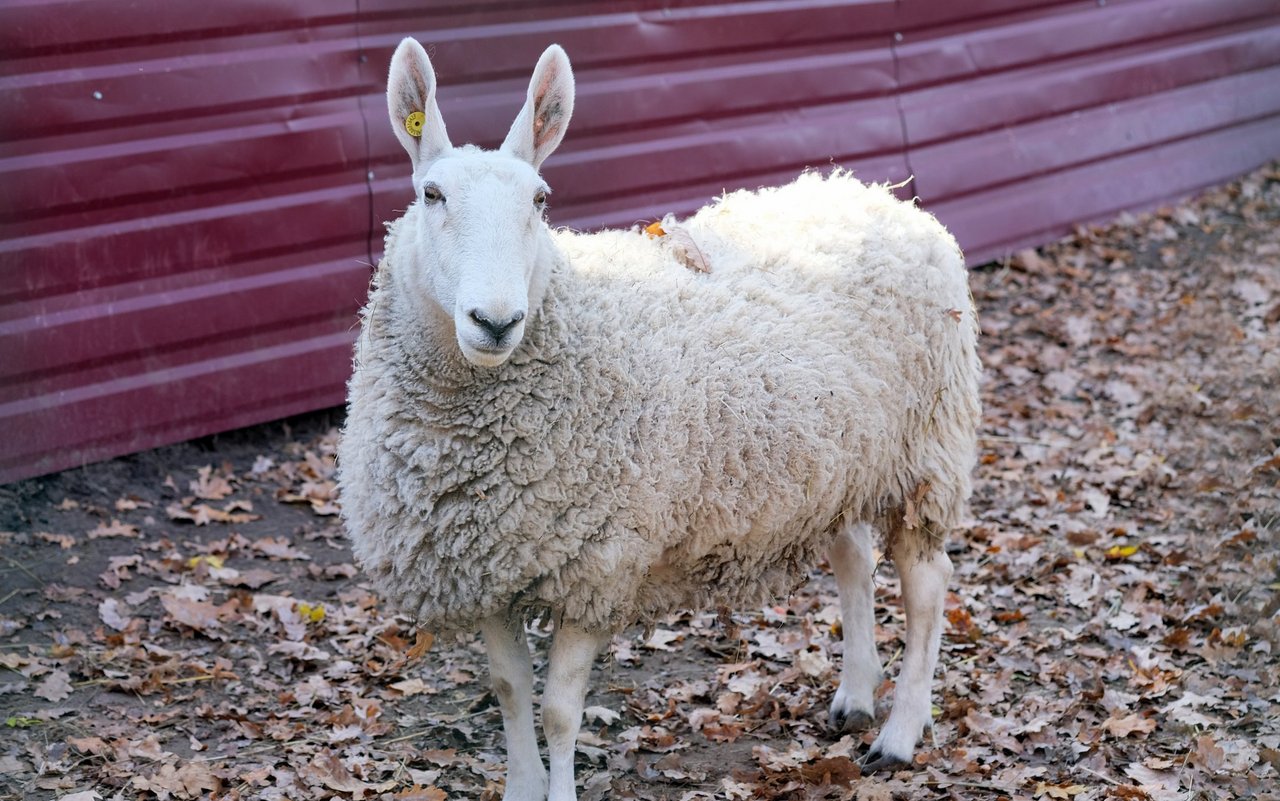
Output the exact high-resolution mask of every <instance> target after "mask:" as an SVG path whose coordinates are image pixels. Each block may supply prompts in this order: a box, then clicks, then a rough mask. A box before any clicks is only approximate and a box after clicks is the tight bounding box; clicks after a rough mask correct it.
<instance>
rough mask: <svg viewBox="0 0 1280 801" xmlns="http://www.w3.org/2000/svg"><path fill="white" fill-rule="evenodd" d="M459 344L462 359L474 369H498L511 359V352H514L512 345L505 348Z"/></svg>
mask: <svg viewBox="0 0 1280 801" xmlns="http://www.w3.org/2000/svg"><path fill="white" fill-rule="evenodd" d="M459 344H460V345H461V346H462V356H463V358H465V359H466V360H467V361H468V362H471V363H472V364H474V365H475V366H476V367H499V366H501V365H502V364H504V363H505V362H506V361H507V359H509V358H510V357H511V352H512V351H514V350H515V345H514V344H511V345H509V346H507V347H497V346H494V345H471V344H467V343H459Z"/></svg>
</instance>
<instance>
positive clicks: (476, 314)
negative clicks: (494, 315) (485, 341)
mask: <svg viewBox="0 0 1280 801" xmlns="http://www.w3.org/2000/svg"><path fill="white" fill-rule="evenodd" d="M467 316H468V317H470V318H471V322H473V323H475V324H476V325H478V326H480V327H481V328H482V329H484V332H485V333H486V334H488V335H489V336H490V337H492V338H493V341H494V342H495V343H497V342H501V341H502V338H503V337H504V336H506V335H507V332H508V331H510V330H511V329H512V328H514V327H515V325H516V323H518V322H520V321H521V320H523V319H524V312H522V311H518V312H516V313H515V314H513V315H511V316H510V317H509V318H507V319H506V320H505V321H502V320H490V319H489V318H488V317H485V316H484V314H483V313H482V312H481V311H480V310H479V309H472V310H471V311H469V312H467Z"/></svg>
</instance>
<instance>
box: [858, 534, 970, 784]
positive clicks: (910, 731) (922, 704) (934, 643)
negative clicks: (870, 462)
mask: <svg viewBox="0 0 1280 801" xmlns="http://www.w3.org/2000/svg"><path fill="white" fill-rule="evenodd" d="M893 562H894V564H895V565H897V568H898V577H899V578H900V579H901V581H902V601H903V604H904V605H905V606H906V613H907V637H906V638H907V644H906V649H905V652H904V653H903V656H902V670H901V671H900V672H899V674H898V683H897V687H896V688H895V690H894V693H893V710H892V711H891V712H890V713H889V720H888V721H886V722H885V724H884V728H883V729H881V731H880V736H878V737H876V739H875V742H873V743H872V744H871V750H870V751H869V752H868V753H867V757H866V762H865V764H864V765H863V770H864V771H867V772H870V771H873V770H880V769H882V768H893V767H897V766H900V765H905V764H909V763H910V762H911V754H912V752H913V751H915V747H916V742H917V741H918V740H919V739H920V735H921V734H922V733H923V731H924V727H925V726H927V725H929V724H930V723H931V722H932V716H931V714H930V711H931V709H932V703H931V693H932V685H933V671H934V669H935V668H936V667H937V665H938V648H939V646H940V645H941V643H942V605H943V601H944V599H945V598H946V595H947V582H948V581H949V580H950V578H951V560H950V559H948V558H947V555H946V554H945V553H944V552H943V551H942V549H941V548H938V549H928V550H926V551H925V552H924V553H923V554H920V553H917V552H915V549H914V548H913V547H912V546H911V545H905V544H904V545H900V546H899V547H898V548H896V549H895V552H894V554H893Z"/></svg>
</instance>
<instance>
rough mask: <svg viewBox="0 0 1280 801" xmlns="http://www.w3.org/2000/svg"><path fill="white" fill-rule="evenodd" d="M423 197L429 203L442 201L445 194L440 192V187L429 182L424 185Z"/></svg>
mask: <svg viewBox="0 0 1280 801" xmlns="http://www.w3.org/2000/svg"><path fill="white" fill-rule="evenodd" d="M422 199H423V200H425V201H427V202H428V203H441V202H443V201H444V195H443V194H441V192H440V187H438V186H436V185H435V184H427V185H426V186H424V187H422Z"/></svg>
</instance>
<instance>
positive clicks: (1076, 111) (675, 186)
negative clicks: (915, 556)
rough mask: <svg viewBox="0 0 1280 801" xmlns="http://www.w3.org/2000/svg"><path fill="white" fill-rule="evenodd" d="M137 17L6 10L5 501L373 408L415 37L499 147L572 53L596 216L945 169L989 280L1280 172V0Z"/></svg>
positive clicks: (320, 3) (948, 188)
mask: <svg viewBox="0 0 1280 801" xmlns="http://www.w3.org/2000/svg"><path fill="white" fill-rule="evenodd" d="M424 7H426V8H424ZM105 9H107V7H106V6H104V5H102V4H100V3H91V2H71V1H69V0H50V1H46V0H32V1H31V2H24V3H10V4H6V5H4V6H3V8H0V187H3V189H2V190H0V481H4V480H12V479H15V478H20V477H23V476H29V475H36V474H39V473H43V472H48V471H51V470H56V469H61V468H65V467H69V466H73V465H77V464H81V463H84V462H87V461H93V460H96V459H100V458H105V457H109V456H113V455H117V454H121V453H127V452H132V451H136V450H139V449H143V448H147V447H152V446H155V445H158V444H162V443H165V442H172V441H177V440H181V439H185V438H189V437H192V436H198V435H202V434H207V433H211V432H215V431H221V430H226V429H229V428H234V427H237V426H241V425H247V424H251V423H256V422H261V421H264V420H269V419H273V418H277V417H281V416H285V415H288V414H292V413H296V412H301V411H305V410H308V409H315V408H321V407H324V406H330V405H335V404H338V403H341V401H342V398H343V386H342V385H343V381H344V380H345V377H346V375H347V372H348V367H349V361H350V350H349V349H350V342H351V339H352V336H353V325H354V314H355V311H356V309H357V308H358V306H359V304H360V302H361V300H362V298H363V295H364V291H365V286H366V283H367V280H368V276H369V266H368V265H369V263H371V262H372V261H373V260H374V259H376V257H377V255H378V252H379V250H380V247H381V232H382V226H381V222H382V221H383V220H387V219H391V218H393V217H394V216H396V213H397V212H396V209H399V208H403V207H404V206H405V205H406V204H407V203H408V202H409V201H410V199H411V191H410V188H409V182H408V169H407V159H406V158H405V157H404V154H403V152H402V151H401V150H400V148H399V146H398V144H397V143H396V141H395V139H394V138H393V136H392V135H391V132H390V130H389V127H388V123H387V120H386V113H385V110H384V109H385V104H384V101H383V98H382V96H381V92H382V85H383V81H384V80H385V70H386V64H387V61H388V59H389V57H390V54H391V51H392V49H393V48H394V46H395V44H396V42H398V41H399V39H400V37H401V36H404V35H406V34H411V35H415V36H417V37H418V38H419V39H420V40H422V41H423V42H424V44H427V45H428V48H429V50H430V52H431V55H432V59H433V61H434V63H435V65H436V69H437V72H438V75H439V79H440V105H441V108H442V110H443V112H444V115H445V118H446V121H447V123H448V126H449V132H450V135H451V137H452V138H453V140H454V141H455V142H462V141H475V142H477V143H479V144H483V145H493V144H495V143H496V141H497V140H498V139H500V138H501V136H502V135H503V134H504V133H505V131H506V129H507V127H508V125H509V124H510V121H511V119H512V117H513V116H514V114H515V112H516V111H517V110H518V108H519V105H520V103H521V102H522V98H523V94H524V89H525V86H526V85H527V80H528V74H529V71H530V70H531V69H532V66H533V64H534V62H535V60H536V59H537V56H538V54H539V53H540V52H541V51H542V49H543V48H544V47H545V46H546V44H547V43H549V42H552V41H556V42H560V43H561V44H562V45H564V46H565V48H566V49H567V50H568V52H569V55H570V58H571V59H573V61H574V66H575V71H576V73H577V77H578V92H579V99H578V103H577V106H576V110H575V117H574V120H573V123H572V125H571V128H570V133H569V136H568V138H567V139H566V141H565V143H564V145H563V146H562V148H561V150H560V151H559V152H558V153H557V154H556V155H555V156H553V157H552V158H551V160H550V161H549V162H548V164H547V165H546V174H547V177H548V180H549V181H550V182H551V183H552V185H553V186H555V187H556V189H557V192H556V207H555V208H554V210H553V212H552V217H553V220H554V221H555V222H557V223H560V224H565V225H571V226H574V227H593V226H599V225H628V224H631V223H633V222H636V221H638V220H642V219H652V218H654V217H656V216H659V215H661V214H663V213H665V212H668V211H675V212H686V211H690V210H692V209H693V208H696V207H697V206H698V205H701V204H702V203H703V202H705V201H706V200H707V199H708V198H710V197H712V196H714V195H715V194H718V193H719V192H720V191H721V190H723V189H728V188H735V187H739V186H757V185H760V184H768V183H775V182H778V181H782V180H786V179H787V178H788V177H790V176H791V175H793V174H794V173H796V172H797V171H798V170H800V169H802V168H804V167H806V166H821V165H825V164H830V163H836V164H842V165H845V166H849V167H852V168H854V169H855V170H856V171H857V172H858V173H859V174H860V175H861V176H863V177H864V178H866V179H868V180H872V179H874V180H891V181H901V180H903V179H905V178H907V177H908V176H910V175H914V176H915V182H914V184H913V185H911V186H910V187H909V189H910V191H912V192H914V193H915V194H917V195H919V196H920V197H921V198H922V200H923V201H924V203H925V204H926V205H927V206H928V207H929V208H930V209H931V210H933V211H934V212H935V213H937V214H938V216H939V217H941V218H942V220H943V221H944V222H945V223H947V224H948V225H949V226H951V227H952V229H953V230H954V231H955V232H956V233H957V236H958V237H959V238H960V240H961V243H962V244H963V245H964V246H965V248H966V251H967V252H968V254H969V257H970V261H971V262H977V261H981V260H985V259H987V258H990V257H993V256H998V255H999V254H1001V253H1003V252H1006V251H1008V250H1009V249H1012V248H1015V247H1020V246H1022V245H1026V244H1031V243H1037V242H1042V241H1045V240H1047V239H1049V238H1052V237H1054V236H1057V235H1059V234H1061V233H1062V232H1063V231H1065V230H1066V229H1067V227H1068V226H1069V225H1070V224H1071V223H1073V222H1077V221H1084V220H1091V219H1097V218H1100V217H1105V216H1108V215H1111V214H1114V213H1115V212H1117V211H1119V210H1121V209H1126V208H1135V207H1142V206H1150V205H1153V204H1155V203H1158V202H1160V201H1163V200H1166V199H1169V198H1171V197H1175V196H1178V195H1182V194H1186V193H1188V192H1191V191H1193V190H1195V189H1197V188H1199V187H1202V186H1205V185H1208V184H1211V183H1215V182H1218V181H1221V180H1224V179H1227V178H1229V177H1231V176H1233V175H1236V174H1239V173H1241V172H1244V171H1246V170H1248V169H1250V168H1252V167H1254V166H1256V165H1258V164H1261V163H1263V162H1265V161H1266V160H1268V159H1270V158H1274V157H1276V156H1280V118H1278V115H1280V0H1232V1H1231V2H1224V0H1130V2H1113V1H1112V2H1101V0H1090V1H1089V2H1050V1H1049V0H975V1H974V2H966V3H951V2H945V0H900V2H848V1H847V0H842V1H839V2H837V1H836V0H823V1H819V0H788V1H787V2H762V1H759V0H757V1H754V2H753V1H750V0H748V2H737V3H732V4H728V3H723V2H716V1H715V0H668V1H667V2H659V0H624V1H623V2H610V3H604V2H587V1H586V0H576V1H575V0H560V1H559V2H544V3H532V2H529V3H521V2H514V1H513V2H494V3H481V2H476V3H469V2H462V0H458V1H457V2H455V3H454V4H451V5H441V4H430V3H423V2H421V0H359V2H358V3H357V2H356V0H346V1H345V2H338V0H312V2H308V3H299V2H297V0H276V2H258V1H256V0H255V1H254V2H249V1H248V0H219V2H216V3H200V4H196V3H188V2H175V0H138V1H137V2H129V3H120V4H113V5H111V6H110V7H109V9H110V10H109V13H108V12H107V11H106V10H105Z"/></svg>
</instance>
